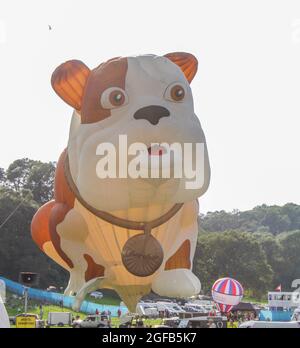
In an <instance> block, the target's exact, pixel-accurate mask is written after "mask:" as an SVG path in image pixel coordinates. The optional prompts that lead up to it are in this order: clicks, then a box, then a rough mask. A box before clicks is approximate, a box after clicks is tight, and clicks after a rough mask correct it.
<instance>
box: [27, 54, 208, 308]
mask: <svg viewBox="0 0 300 348" xmlns="http://www.w3.org/2000/svg"><path fill="white" fill-rule="evenodd" d="M197 64H198V63H197V59H196V58H195V57H194V56H193V55H192V54H189V53H182V52H179V53H170V54H167V55H165V56H155V55H141V56H134V57H126V58H120V57H118V58H113V59H111V60H109V61H107V62H105V63H102V64H100V65H99V66H98V67H96V68H95V69H93V70H90V69H89V68H88V67H87V66H86V65H85V64H84V63H82V62H81V61H78V60H71V61H67V62H65V63H63V64H62V65H60V66H59V67H58V68H57V69H56V70H55V71H54V73H53V75H52V80H51V82H52V87H53V89H54V91H55V92H56V93H57V94H58V95H59V96H60V97H61V98H62V99H63V100H64V101H65V102H66V103H67V104H69V105H70V106H71V107H72V108H74V112H73V116H72V121H71V127H70V134H69V141H68V146H67V148H66V149H65V150H64V152H63V153H62V155H61V157H60V159H59V161H58V164H57V170H56V177H55V196H54V200H53V201H51V202H48V203H47V204H45V205H44V206H43V207H41V208H40V209H39V210H38V212H37V213H36V215H35V216H34V218H33V221H32V236H33V239H34V240H35V242H36V243H37V244H38V246H39V247H40V248H41V249H42V250H43V251H44V252H45V253H46V254H47V255H48V256H49V257H51V258H52V259H53V260H55V261H56V262H57V263H59V264H60V265H61V266H62V267H64V268H65V269H67V270H68V271H69V272H70V281H69V284H68V287H67V289H66V291H65V294H67V295H74V294H76V299H75V302H74V308H75V309H78V308H79V307H80V304H81V302H82V301H83V299H84V297H85V295H86V294H87V293H88V292H91V291H93V290H95V289H99V288H111V289H114V290H116V291H117V292H118V294H119V295H120V297H121V298H122V299H123V301H124V302H125V304H126V305H127V306H128V308H129V309H130V310H131V311H135V307H136V303H137V302H138V301H139V299H140V298H141V297H142V296H143V295H145V294H147V293H149V292H150V291H151V289H152V290H153V291H155V292H156V293H158V294H160V295H163V296H174V297H175V296H176V297H177V296H178V297H187V296H191V295H194V294H197V293H198V292H199V291H200V282H199V280H198V278H197V277H196V276H195V275H194V274H193V273H192V270H191V269H192V262H193V256H194V252H195V247H196V241H197V233H198V225H197V216H198V202H197V197H200V196H201V195H202V194H204V193H205V191H206V190H207V188H208V185H209V179H210V167H209V160H208V154H207V147H206V141H205V136H204V134H203V131H202V128H201V125H200V122H199V119H198V118H197V116H196V115H195V113H194V107H193V97H192V92H191V88H190V83H191V81H192V79H193V77H194V76H195V74H196V71H197ZM58 126H59V125H58Z"/></svg>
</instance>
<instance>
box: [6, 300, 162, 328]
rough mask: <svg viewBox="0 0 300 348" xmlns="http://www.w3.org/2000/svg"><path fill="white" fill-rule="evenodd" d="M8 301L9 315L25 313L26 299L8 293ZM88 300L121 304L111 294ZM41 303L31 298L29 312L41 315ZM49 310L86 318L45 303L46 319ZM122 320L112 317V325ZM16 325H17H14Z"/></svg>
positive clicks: (150, 321)
mask: <svg viewBox="0 0 300 348" xmlns="http://www.w3.org/2000/svg"><path fill="white" fill-rule="evenodd" d="M7 295H8V296H7V303H6V304H5V307H6V309H7V312H8V315H9V316H15V315H17V314H20V313H23V311H24V300H23V299H21V298H15V297H13V296H12V294H7ZM87 300H88V301H93V302H97V303H99V304H103V305H105V304H106V305H117V306H118V305H119V304H120V300H119V299H117V298H114V297H111V296H105V297H104V298H102V299H94V298H93V297H89V298H87ZM39 305H40V303H39V302H37V301H34V300H29V302H28V313H33V314H37V315H40V307H39ZM49 312H71V313H72V315H73V316H74V317H76V316H79V317H80V318H81V319H84V318H85V317H86V314H85V313H81V312H74V311H72V310H71V309H70V308H62V307H59V306H55V305H43V318H42V319H44V320H47V318H48V313H49ZM161 323H162V320H161V319H146V320H144V325H145V326H154V325H160V324H161ZM119 324H120V320H119V318H114V317H112V318H111V326H112V327H119ZM12 327H15V326H12Z"/></svg>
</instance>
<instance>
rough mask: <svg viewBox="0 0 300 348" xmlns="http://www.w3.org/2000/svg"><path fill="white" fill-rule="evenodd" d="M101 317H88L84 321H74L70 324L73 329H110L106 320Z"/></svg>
mask: <svg viewBox="0 0 300 348" xmlns="http://www.w3.org/2000/svg"><path fill="white" fill-rule="evenodd" d="M103 319H104V318H103V316H101V315H88V316H87V317H86V318H85V319H84V320H82V319H78V320H74V321H73V323H72V326H73V328H107V327H110V326H109V324H108V320H107V319H105V320H103Z"/></svg>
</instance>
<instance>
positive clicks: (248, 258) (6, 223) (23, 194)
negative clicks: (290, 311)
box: [0, 158, 300, 298]
mask: <svg viewBox="0 0 300 348" xmlns="http://www.w3.org/2000/svg"><path fill="white" fill-rule="evenodd" d="M54 173H55V163H54V162H49V163H43V162H41V161H34V160H30V159H27V158H24V159H20V160H16V161H14V162H13V163H12V164H11V165H10V166H9V167H8V168H7V169H6V170H4V169H2V168H0V226H1V227H0V275H2V276H5V277H7V278H10V279H13V280H18V274H19V272H21V271H32V272H38V273H40V286H41V287H42V288H45V287H48V286H49V285H54V286H57V287H61V286H66V283H67V280H68V275H67V272H66V271H65V270H63V269H62V268H61V267H60V266H58V265H57V264H56V263H55V262H53V261H52V260H51V259H49V258H48V257H47V256H46V255H44V254H43V253H42V252H41V251H40V250H39V249H38V248H37V246H36V245H35V243H34V242H33V241H32V239H31V235H30V223H31V219H32V217H33V215H34V213H35V211H36V210H37V209H38V207H39V206H41V205H42V204H44V203H45V202H47V201H49V200H50V199H51V198H52V197H53V184H54ZM199 232H200V233H199V237H198V243H197V248H196V254H195V258H194V271H195V273H196V274H197V275H198V276H199V278H200V280H201V283H202V289H203V291H204V293H209V291H210V289H211V286H212V284H213V282H214V281H215V280H216V279H218V278H220V277H224V276H230V277H233V278H235V279H237V280H239V281H240V282H241V283H242V284H243V285H244V287H245V289H247V292H248V294H249V295H252V296H254V297H256V298H259V297H263V296H265V294H266V291H268V290H272V289H274V288H275V287H276V286H277V285H279V284H282V286H283V288H284V289H286V290H290V285H291V282H292V281H293V280H294V279H297V278H300V206H299V205H297V204H293V203H288V204H286V205H284V206H267V205H261V206H258V207H255V208H254V209H251V210H248V211H244V212H240V211H238V210H235V211H233V212H225V211H216V212H209V213H207V214H205V215H203V214H202V215H200V216H199Z"/></svg>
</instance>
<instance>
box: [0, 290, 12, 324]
mask: <svg viewBox="0 0 300 348" xmlns="http://www.w3.org/2000/svg"><path fill="white" fill-rule="evenodd" d="M8 328H10V324H9V318H8V314H7V311H6V308H5V306H4V303H3V300H2V297H1V295H0V329H8Z"/></svg>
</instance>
